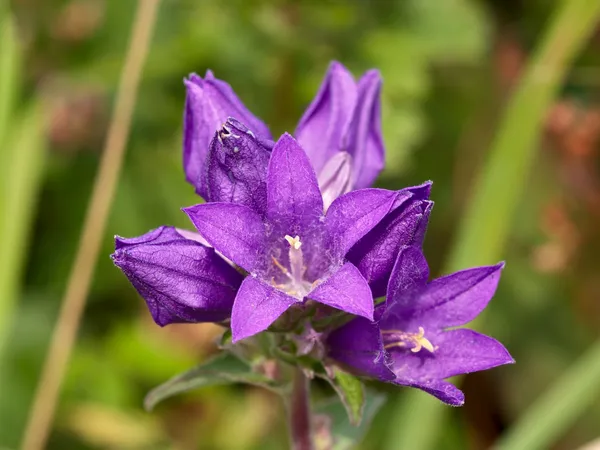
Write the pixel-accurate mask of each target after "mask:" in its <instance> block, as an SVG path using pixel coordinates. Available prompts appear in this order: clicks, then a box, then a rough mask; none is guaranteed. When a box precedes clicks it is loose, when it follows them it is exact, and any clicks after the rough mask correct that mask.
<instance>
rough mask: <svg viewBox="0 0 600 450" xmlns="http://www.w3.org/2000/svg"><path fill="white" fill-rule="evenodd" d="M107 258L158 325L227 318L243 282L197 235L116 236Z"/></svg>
mask: <svg viewBox="0 0 600 450" xmlns="http://www.w3.org/2000/svg"><path fill="white" fill-rule="evenodd" d="M111 258H112V260H113V262H114V263H115V265H116V266H117V267H119V268H120V269H121V270H122V271H123V273H124V274H125V276H127V278H128V279H129V281H130V282H131V284H133V286H134V287H135V289H136V290H137V291H138V293H139V294H140V295H141V296H142V297H143V298H144V300H146V303H147V304H148V309H149V310H150V313H151V314H152V317H153V318H154V321H155V322H156V323H157V324H158V325H160V326H164V325H167V324H170V323H180V322H222V321H225V320H227V319H229V317H230V316H231V308H232V306H233V300H234V298H235V295H236V292H237V290H238V288H239V287H240V284H241V283H242V279H243V277H242V275H241V274H240V273H239V272H238V271H237V270H236V269H235V268H233V267H232V266H231V265H230V264H229V263H227V262H226V261H225V260H224V259H223V258H221V257H220V256H219V255H218V254H217V253H216V252H215V250H214V249H213V248H210V247H208V246H206V245H204V244H203V243H202V238H201V237H200V236H199V235H198V234H197V233H193V232H191V231H186V230H179V229H176V228H173V227H167V226H163V227H160V228H157V229H155V230H152V231H150V232H148V233H146V234H144V235H142V236H139V237H136V238H130V239H126V238H121V237H118V236H117V237H116V238H115V252H114V253H113V254H112V255H111Z"/></svg>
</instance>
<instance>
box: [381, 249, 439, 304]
mask: <svg viewBox="0 0 600 450" xmlns="http://www.w3.org/2000/svg"><path fill="white" fill-rule="evenodd" d="M428 279H429V266H428V265H427V260H426V259H425V256H423V253H421V251H420V250H419V249H418V248H417V247H402V248H401V249H400V253H398V258H397V259H396V264H394V268H393V270H392V273H391V275H390V281H389V283H388V288H387V297H388V299H390V301H392V300H391V299H397V302H400V301H403V299H405V298H410V297H409V296H402V294H403V293H405V292H409V291H414V290H415V289H419V288H421V289H422V288H424V287H425V285H426V284H427V280H428ZM405 306H406V307H408V308H410V307H411V306H412V305H410V304H409V305H405Z"/></svg>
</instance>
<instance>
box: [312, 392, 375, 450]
mask: <svg viewBox="0 0 600 450" xmlns="http://www.w3.org/2000/svg"><path fill="white" fill-rule="evenodd" d="M385 399H386V397H385V395H383V394H379V393H373V392H371V393H369V395H367V396H366V401H365V402H364V407H363V408H362V409H363V414H362V416H363V418H362V422H361V424H360V425H359V426H355V425H353V424H352V423H350V421H349V420H348V414H347V410H346V407H345V406H344V405H343V404H342V403H341V402H339V401H338V400H337V399H334V400H331V401H329V402H327V403H324V404H321V405H320V406H317V407H316V408H315V410H314V412H315V414H317V418H318V415H324V416H327V418H328V420H327V421H326V423H325V425H324V426H323V428H324V429H323V430H319V429H317V430H315V431H316V439H315V440H316V447H317V449H318V450H325V449H328V450H329V449H331V450H347V449H351V448H355V447H356V444H357V443H358V442H359V441H360V439H362V437H363V436H364V435H365V434H366V432H367V430H368V429H369V426H370V425H371V422H372V420H373V418H374V417H375V414H377V411H379V409H380V408H381V407H382V406H383V404H384V403H385ZM331 440H332V441H333V446H331V445H330V442H329V441H331Z"/></svg>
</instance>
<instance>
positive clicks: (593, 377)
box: [494, 340, 600, 450]
mask: <svg viewBox="0 0 600 450" xmlns="http://www.w3.org/2000/svg"><path fill="white" fill-rule="evenodd" d="M599 379H600V340H599V341H597V342H596V343H595V344H594V345H593V346H592V347H591V348H590V349H589V350H588V351H587V352H586V353H584V355H583V356H582V357H581V358H580V359H579V360H578V361H577V362H576V363H575V364H573V365H572V366H571V367H570V368H569V369H568V370H567V371H566V372H565V373H564V374H562V375H561V376H560V378H559V379H558V380H557V381H556V383H555V384H554V385H553V386H551V387H550V388H549V389H548V390H547V391H546V392H545V393H544V394H542V396H541V397H540V398H539V399H537V401H536V402H535V403H534V404H533V405H532V406H531V407H530V408H529V409H528V410H527V411H526V412H525V414H523V416H522V417H521V418H520V419H519V421H518V423H517V424H516V425H515V426H514V427H512V428H511V429H509V430H508V432H507V433H506V434H505V435H504V436H503V437H502V438H501V439H500V442H499V443H498V444H497V445H496V446H495V447H494V448H495V449H496V450H525V449H527V450H536V449H544V448H549V447H550V445H551V444H552V442H553V441H554V440H555V439H556V438H558V437H560V435H561V434H562V433H563V432H564V431H565V429H566V428H567V427H568V426H569V425H570V424H572V423H573V422H574V420H575V419H577V417H578V416H579V415H580V414H581V412H582V411H583V410H584V408H586V407H588V406H589V405H591V404H592V403H593V402H594V401H595V400H596V399H597V398H598V393H600V383H598V380H599Z"/></svg>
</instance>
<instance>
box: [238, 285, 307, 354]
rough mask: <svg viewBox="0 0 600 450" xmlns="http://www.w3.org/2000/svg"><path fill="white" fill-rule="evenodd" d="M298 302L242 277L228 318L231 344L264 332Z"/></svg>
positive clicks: (271, 288) (275, 290) (272, 288)
mask: <svg viewBox="0 0 600 450" xmlns="http://www.w3.org/2000/svg"><path fill="white" fill-rule="evenodd" d="M299 302H300V300H298V299H295V298H293V297H290V296H289V295H286V294H284V293H283V292H281V291H279V290H277V289H275V288H274V287H272V286H269V285H268V284H265V283H263V282H261V281H259V280H257V279H256V278H253V277H246V278H245V279H244V282H243V283H242V286H241V287H240V290H239V292H238V295H237V297H236V298H235V303H234V305H233V312H232V314H231V332H232V337H233V339H232V340H233V342H237V341H239V340H241V339H245V338H247V337H250V336H253V335H255V334H256V333H260V332H261V331H264V330H266V329H267V328H268V327H269V326H270V325H271V324H272V323H273V322H275V321H276V320H277V319H278V318H279V316H281V315H282V314H283V313H284V312H286V311H287V309H288V308H289V307H290V306H292V305H294V304H295V303H299Z"/></svg>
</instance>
